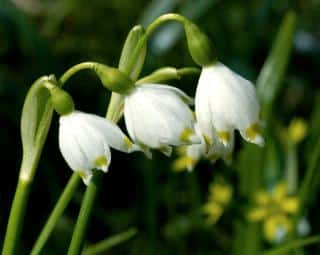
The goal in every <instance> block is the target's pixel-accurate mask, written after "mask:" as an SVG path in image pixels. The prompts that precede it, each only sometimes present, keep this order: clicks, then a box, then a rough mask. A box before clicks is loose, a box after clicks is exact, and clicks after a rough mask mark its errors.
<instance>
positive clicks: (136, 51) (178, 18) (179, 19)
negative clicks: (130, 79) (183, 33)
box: [127, 13, 188, 73]
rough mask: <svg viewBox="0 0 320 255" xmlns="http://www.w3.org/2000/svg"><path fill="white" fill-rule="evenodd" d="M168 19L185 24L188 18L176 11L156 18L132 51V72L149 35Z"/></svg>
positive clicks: (130, 62)
mask: <svg viewBox="0 0 320 255" xmlns="http://www.w3.org/2000/svg"><path fill="white" fill-rule="evenodd" d="M168 21H176V22H179V23H181V24H182V25H184V24H185V23H186V22H187V21H188V20H187V18H185V17H184V16H182V15H179V14H176V13H168V14H164V15H161V16H160V17H158V18H156V19H155V20H154V21H153V22H152V23H151V24H150V25H149V26H148V27H147V29H146V32H145V34H144V36H142V37H141V39H140V40H139V42H138V43H137V46H136V48H135V49H134V51H133V53H132V57H131V59H130V61H129V63H128V68H127V69H128V71H129V73H131V71H132V69H133V68H134V64H135V60H136V59H137V58H138V56H139V54H140V51H141V50H142V48H143V46H144V44H145V43H146V42H147V41H148V39H149V37H150V36H151V35H152V34H153V32H154V31H155V30H156V29H157V28H158V27H159V26H160V25H162V24H163V23H166V22H168Z"/></svg>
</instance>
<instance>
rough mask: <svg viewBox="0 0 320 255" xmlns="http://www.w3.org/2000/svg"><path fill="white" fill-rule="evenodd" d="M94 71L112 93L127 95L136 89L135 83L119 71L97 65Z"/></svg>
mask: <svg viewBox="0 0 320 255" xmlns="http://www.w3.org/2000/svg"><path fill="white" fill-rule="evenodd" d="M94 71H95V72H96V74H97V75H98V76H99V78H100V80H101V82H102V84H103V86H104V87H106V88H107V89H109V90H111V91H112V92H116V93H119V94H127V93H129V92H130V91H131V90H132V89H134V83H133V81H132V80H131V79H130V78H129V77H128V76H127V75H126V74H124V73H123V72H121V71H120V70H119V69H117V68H114V67H109V66H106V65H102V64H96V65H95V66H94Z"/></svg>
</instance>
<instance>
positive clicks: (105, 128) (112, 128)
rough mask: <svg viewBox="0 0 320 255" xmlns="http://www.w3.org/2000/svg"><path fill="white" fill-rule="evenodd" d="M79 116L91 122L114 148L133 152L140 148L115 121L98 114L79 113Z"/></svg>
mask: <svg viewBox="0 0 320 255" xmlns="http://www.w3.org/2000/svg"><path fill="white" fill-rule="evenodd" d="M78 115H79V118H80V119H81V120H83V121H85V122H86V123H88V124H90V126H92V127H93V128H94V129H95V130H96V131H97V132H99V134H100V135H101V136H102V138H103V140H104V141H105V143H106V144H108V145H110V146H111V147H112V148H114V149H117V150H120V151H123V152H133V151H137V150H139V148H138V147H137V146H136V145H134V144H133V143H131V141H130V140H129V138H128V137H127V136H126V135H125V134H124V133H123V132H122V131H121V129H120V128H119V127H118V126H117V125H116V124H114V123H113V122H111V121H109V120H107V119H105V118H102V117H100V116H97V115H93V114H87V113H78Z"/></svg>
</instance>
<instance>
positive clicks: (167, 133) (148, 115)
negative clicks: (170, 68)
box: [124, 84, 200, 157]
mask: <svg viewBox="0 0 320 255" xmlns="http://www.w3.org/2000/svg"><path fill="white" fill-rule="evenodd" d="M191 102H192V99H191V98H189V97H188V96H187V95H186V94H185V93H183V92H182V91H181V90H179V89H177V88H174V87H171V86H167V85H160V84H144V85H140V86H137V87H136V89H135V90H133V91H132V92H131V93H130V94H129V95H127V96H126V98H125V105H124V117H125V123H126V126H127V130H128V132H129V134H130V137H131V138H132V139H133V141H134V142H135V143H137V144H139V145H140V147H141V148H143V149H144V151H145V153H146V154H147V156H149V157H151V153H150V150H149V148H151V149H159V150H161V151H162V152H163V153H165V154H166V155H170V154H171V151H172V148H171V145H174V146H178V145H182V144H191V143H199V142H200V139H199V138H198V137H197V136H196V135H195V132H194V127H193V125H194V116H193V113H192V111H191V110H190V109H189V107H188V105H187V103H191Z"/></svg>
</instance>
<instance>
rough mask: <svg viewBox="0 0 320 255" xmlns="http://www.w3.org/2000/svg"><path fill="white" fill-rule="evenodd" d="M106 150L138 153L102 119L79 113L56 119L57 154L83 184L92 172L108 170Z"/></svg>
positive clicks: (109, 155)
mask: <svg viewBox="0 0 320 255" xmlns="http://www.w3.org/2000/svg"><path fill="white" fill-rule="evenodd" d="M109 146H110V147H112V148H114V149H117V150H120V151H123V152H132V151H136V150H138V146H136V145H134V144H133V143H132V142H131V141H130V140H129V138H128V137H127V136H125V135H124V134H123V133H122V131H121V129H120V128H119V127H118V126H117V125H116V124H114V123H112V122H111V121H109V120H107V119H105V118H102V117H100V116H97V115H94V114H87V113H82V112H79V111H73V112H72V113H70V114H67V115H63V116H61V117H60V127H59V147H60V151H61V153H62V155H63V157H64V159H65V160H66V161H67V163H68V165H69V167H70V168H71V169H72V170H73V171H76V172H79V174H80V176H81V178H82V179H83V181H84V183H85V184H88V183H89V182H90V179H91V177H92V170H93V169H99V170H102V171H104V172H106V171H107V170H108V167H109V165H110V161H111V153H110V147H109Z"/></svg>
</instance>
